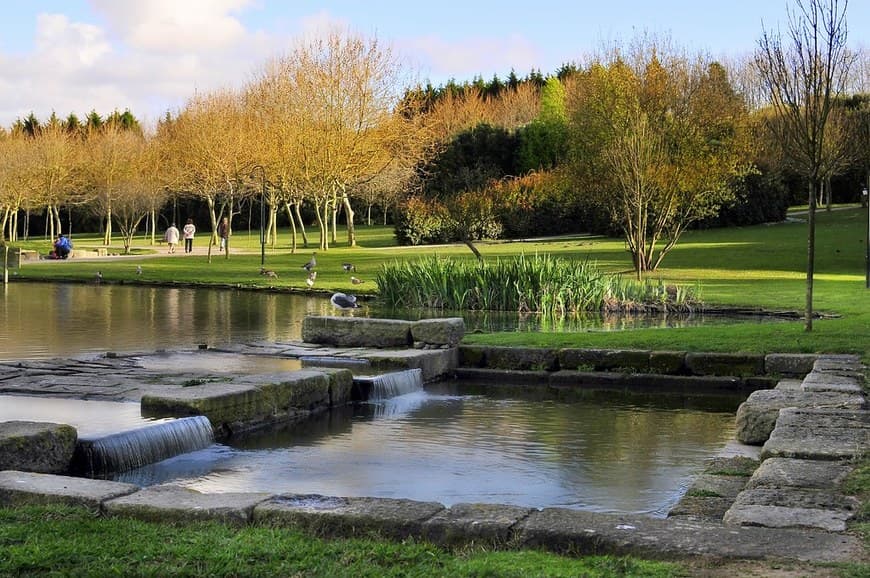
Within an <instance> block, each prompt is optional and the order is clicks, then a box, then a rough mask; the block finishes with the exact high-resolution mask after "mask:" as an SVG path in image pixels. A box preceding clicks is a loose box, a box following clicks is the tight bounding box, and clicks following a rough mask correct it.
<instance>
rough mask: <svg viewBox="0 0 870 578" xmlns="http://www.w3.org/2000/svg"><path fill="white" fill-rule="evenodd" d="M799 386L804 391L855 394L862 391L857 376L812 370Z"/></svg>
mask: <svg viewBox="0 0 870 578" xmlns="http://www.w3.org/2000/svg"><path fill="white" fill-rule="evenodd" d="M801 388H802V389H803V390H804V391H834V392H838V393H850V394H856V395H860V394H861V393H862V392H863V391H864V390H863V388H862V387H861V382H860V381H858V379H857V378H854V377H846V376H842V375H835V374H833V373H824V372H821V371H813V372H811V373H810V374H809V375H807V376H806V377H805V378H804V380H803V383H802V384H801Z"/></svg>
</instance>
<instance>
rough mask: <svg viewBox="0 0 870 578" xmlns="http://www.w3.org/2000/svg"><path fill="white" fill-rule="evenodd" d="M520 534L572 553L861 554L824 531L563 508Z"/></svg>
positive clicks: (821, 558)
mask: <svg viewBox="0 0 870 578" xmlns="http://www.w3.org/2000/svg"><path fill="white" fill-rule="evenodd" d="M517 531H518V532H519V540H520V541H521V543H522V544H523V545H524V546H526V547H543V548H546V549H548V550H551V551H556V552H570V553H572V555H586V554H610V555H617V556H622V555H629V554H631V555H635V556H641V557H649V558H656V559H679V558H688V557H694V556H702V557H708V558H731V559H734V558H737V559H744V560H746V559H768V558H772V559H775V558H782V559H792V560H805V561H815V562H846V561H849V560H850V559H854V558H855V557H857V556H861V555H862V552H863V547H862V545H861V543H860V540H859V539H857V538H855V537H854V536H850V535H844V534H832V533H830V532H825V531H818V530H809V529H806V530H794V529H776V530H774V529H770V528H757V527H744V526H725V525H724V524H720V523H716V522H709V521H703V520H691V519H688V518H681V517H678V518H667V519H659V518H648V517H640V516H617V515H608V514H596V513H591V512H579V511H575V510H567V509H562V508H547V509H544V510H541V511H535V512H532V513H531V514H530V515H529V517H528V518H526V519H525V520H523V521H521V522H520V523H519V524H517Z"/></svg>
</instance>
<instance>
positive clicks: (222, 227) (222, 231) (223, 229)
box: [217, 217, 230, 251]
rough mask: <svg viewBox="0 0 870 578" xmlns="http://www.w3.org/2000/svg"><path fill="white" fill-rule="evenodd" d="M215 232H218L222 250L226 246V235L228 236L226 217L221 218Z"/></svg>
mask: <svg viewBox="0 0 870 578" xmlns="http://www.w3.org/2000/svg"><path fill="white" fill-rule="evenodd" d="M217 233H218V237H219V238H220V240H221V249H220V250H221V251H224V250H226V248H227V237H229V236H230V222H229V220H228V219H227V218H226V217H224V218H223V219H221V222H220V224H219V225H218V229H217Z"/></svg>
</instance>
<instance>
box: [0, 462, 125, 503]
mask: <svg viewBox="0 0 870 578" xmlns="http://www.w3.org/2000/svg"><path fill="white" fill-rule="evenodd" d="M137 491H139V486H134V485H133V484H123V483H120V482H110V481H107V480H89V479H87V478H73V477H70V476H58V475H54V474H36V473H31V472H18V471H9V470H7V471H3V472H0V505H3V506H29V505H43V504H66V505H69V506H84V507H86V508H88V509H90V510H95V511H98V510H100V507H101V505H102V503H103V502H105V501H106V500H111V499H113V498H117V497H120V496H126V495H128V494H132V493H134V492H137Z"/></svg>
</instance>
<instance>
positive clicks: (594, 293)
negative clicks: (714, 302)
mask: <svg viewBox="0 0 870 578" xmlns="http://www.w3.org/2000/svg"><path fill="white" fill-rule="evenodd" d="M376 281H377V285H378V289H379V292H380V297H381V299H382V300H383V301H384V302H385V303H386V304H387V305H390V306H393V307H409V308H424V309H452V310H469V311H518V312H534V313H541V314H543V315H549V316H553V317H562V316H565V315H569V314H574V313H581V312H584V311H604V312H626V313H627V312H632V313H638V312H653V311H654V312H672V311H673V312H677V311H679V312H689V311H693V310H695V309H698V308H700V306H701V303H700V301H699V300H698V299H697V297H696V291H695V290H693V289H691V288H687V287H678V286H675V285H665V284H664V282H662V281H661V280H652V279H646V280H643V281H637V280H635V279H630V278H627V277H623V276H620V275H611V274H605V273H603V272H602V271H601V270H600V269H599V268H598V267H597V265H596V264H595V263H594V262H592V261H590V260H582V261H578V260H574V259H563V258H558V257H553V256H550V255H537V254H536V255H534V256H532V257H527V256H526V255H519V256H516V257H512V258H504V259H502V258H497V259H495V260H491V261H481V262H477V261H470V260H457V259H452V258H449V257H439V256H437V255H434V256H429V257H425V258H423V259H421V260H418V261H396V262H393V263H385V264H384V265H382V267H381V269H380V271H379V272H378V274H377V278H376Z"/></svg>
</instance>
